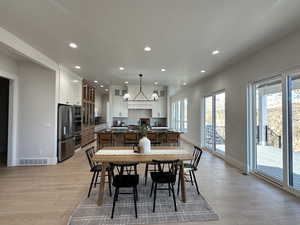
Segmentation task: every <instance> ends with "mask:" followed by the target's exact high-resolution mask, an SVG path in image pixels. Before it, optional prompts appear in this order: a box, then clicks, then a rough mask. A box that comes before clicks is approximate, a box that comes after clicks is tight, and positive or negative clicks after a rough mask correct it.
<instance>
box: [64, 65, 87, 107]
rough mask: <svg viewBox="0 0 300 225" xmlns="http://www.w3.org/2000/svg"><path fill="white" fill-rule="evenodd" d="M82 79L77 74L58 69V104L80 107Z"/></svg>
mask: <svg viewBox="0 0 300 225" xmlns="http://www.w3.org/2000/svg"><path fill="white" fill-rule="evenodd" d="M81 99H82V78H81V77H79V76H78V75H77V74H75V73H73V72H71V71H69V70H67V69H66V68H63V67H60V73H59V103H62V104H68V105H81Z"/></svg>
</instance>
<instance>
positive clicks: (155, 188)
mask: <svg viewBox="0 0 300 225" xmlns="http://www.w3.org/2000/svg"><path fill="white" fill-rule="evenodd" d="M156 191H157V183H155V187H154V200H153V209H152V212H155V202H156Z"/></svg>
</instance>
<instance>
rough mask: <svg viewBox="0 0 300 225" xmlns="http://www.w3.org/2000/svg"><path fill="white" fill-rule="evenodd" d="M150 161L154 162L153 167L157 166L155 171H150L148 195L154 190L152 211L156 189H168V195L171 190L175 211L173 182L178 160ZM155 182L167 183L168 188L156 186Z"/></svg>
mask: <svg viewBox="0 0 300 225" xmlns="http://www.w3.org/2000/svg"><path fill="white" fill-rule="evenodd" d="M152 162H153V163H155V165H156V167H155V168H157V170H156V171H154V172H151V173H150V175H151V178H152V186H151V192H150V197H151V196H152V192H153V191H154V199H153V209H152V211H153V212H155V203H156V192H157V190H168V191H169V196H171V192H172V195H173V201H174V208H175V211H177V206H176V197H175V193H174V184H175V182H176V174H177V170H178V163H179V160H164V161H161V160H153V161H152ZM157 184H168V188H158V187H157Z"/></svg>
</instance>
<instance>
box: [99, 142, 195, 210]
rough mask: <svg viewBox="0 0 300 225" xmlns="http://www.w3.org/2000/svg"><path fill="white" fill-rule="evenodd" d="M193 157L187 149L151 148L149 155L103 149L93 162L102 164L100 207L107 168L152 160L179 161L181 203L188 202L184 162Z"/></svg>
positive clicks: (120, 148)
mask: <svg viewBox="0 0 300 225" xmlns="http://www.w3.org/2000/svg"><path fill="white" fill-rule="evenodd" d="M192 158H193V155H192V153H191V152H189V151H187V150H185V149H178V148H172V147H168V146H165V147H164V146H156V147H152V148H151V152H150V153H147V154H142V153H135V152H134V151H133V149H132V147H131V148H129V147H107V148H103V149H101V150H99V151H97V152H96V153H95V156H94V158H93V160H94V161H95V162H97V163H101V165H102V171H101V179H100V185H99V193H98V200H97V204H98V206H100V205H102V204H103V203H104V202H103V199H104V192H105V173H106V168H107V167H108V166H109V163H110V162H114V163H116V162H124V163H128V162H139V163H147V162H152V160H177V159H178V160H179V166H180V170H179V176H181V177H180V180H181V182H180V185H181V201H182V202H186V189H185V182H184V166H183V162H184V161H186V160H191V159H192Z"/></svg>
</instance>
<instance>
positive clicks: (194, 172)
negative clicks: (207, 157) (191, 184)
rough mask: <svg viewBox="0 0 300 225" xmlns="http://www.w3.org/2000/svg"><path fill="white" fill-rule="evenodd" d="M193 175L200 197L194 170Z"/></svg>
mask: <svg viewBox="0 0 300 225" xmlns="http://www.w3.org/2000/svg"><path fill="white" fill-rule="evenodd" d="M192 174H193V177H194V181H195V185H196V189H197V193H198V195H200V192H199V188H198V183H197V180H196V176H195V172H194V170H192Z"/></svg>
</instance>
